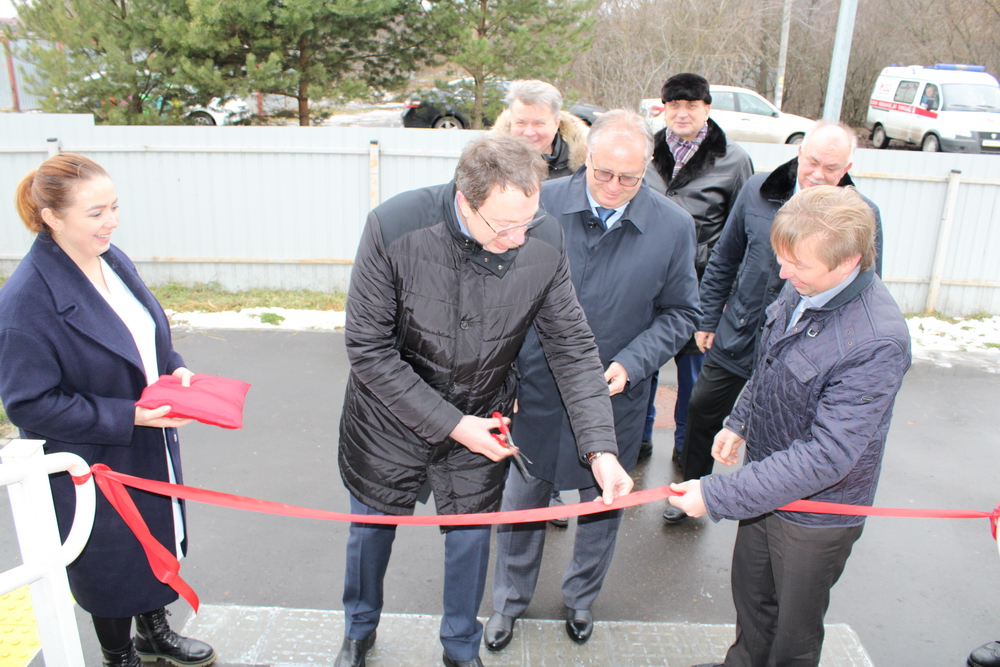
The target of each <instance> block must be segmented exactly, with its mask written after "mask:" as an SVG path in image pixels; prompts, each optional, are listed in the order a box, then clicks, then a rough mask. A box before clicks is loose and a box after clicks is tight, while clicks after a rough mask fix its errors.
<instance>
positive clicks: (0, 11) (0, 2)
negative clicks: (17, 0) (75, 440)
mask: <svg viewBox="0 0 1000 667" xmlns="http://www.w3.org/2000/svg"><path fill="white" fill-rule="evenodd" d="M16 15H17V12H15V11H14V6H13V5H12V4H10V0H0V18H5V19H6V18H14V16H16Z"/></svg>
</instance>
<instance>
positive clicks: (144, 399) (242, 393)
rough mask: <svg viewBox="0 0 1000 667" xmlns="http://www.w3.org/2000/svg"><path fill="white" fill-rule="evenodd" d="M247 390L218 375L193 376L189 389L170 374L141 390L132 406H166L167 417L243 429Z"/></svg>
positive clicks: (245, 386)
mask: <svg viewBox="0 0 1000 667" xmlns="http://www.w3.org/2000/svg"><path fill="white" fill-rule="evenodd" d="M249 389H250V385H249V384H248V383H246V382H243V381H242V380H233V379H232V378H223V377H219V376H217V375H204V374H198V375H194V376H193V377H192V378H191V386H190V387H182V386H181V381H180V378H176V377H174V376H173V375H161V376H160V379H159V380H157V381H156V382H154V383H153V384H151V385H149V386H148V387H146V388H145V389H143V390H142V396H140V397H139V400H138V401H136V402H135V404H136V405H138V406H139V407H140V408H146V409H148V410H155V409H156V408H161V407H163V406H164V405H169V406H170V412H168V413H167V415H166V416H167V417H176V418H178V419H194V420H196V421H200V422H201V423H203V424H213V425H215V426H221V427H222V428H243V400H244V399H245V398H246V395H247V391H249Z"/></svg>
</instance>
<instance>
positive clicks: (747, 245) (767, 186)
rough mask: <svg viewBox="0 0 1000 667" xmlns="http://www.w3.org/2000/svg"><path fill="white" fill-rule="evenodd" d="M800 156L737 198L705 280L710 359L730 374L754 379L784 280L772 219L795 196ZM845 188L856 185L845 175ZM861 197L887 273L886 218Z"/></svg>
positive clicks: (704, 327)
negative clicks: (767, 314) (767, 317)
mask: <svg viewBox="0 0 1000 667" xmlns="http://www.w3.org/2000/svg"><path fill="white" fill-rule="evenodd" d="M798 166H799V159H798V158H794V159H792V160H791V161H789V162H786V163H785V164H783V165H781V166H780V167H778V168H777V169H775V170H774V171H772V172H771V173H770V174H755V175H754V176H753V177H752V178H751V179H750V180H749V181H747V184H746V186H744V188H743V191H742V192H740V196H739V197H738V198H737V200H736V204H735V205H734V206H733V211H732V213H731V214H730V216H729V222H728V223H727V224H726V227H725V229H724V230H723V232H722V236H721V237H720V238H719V242H718V243H717V244H716V245H715V248H714V249H713V250H712V256H711V258H710V260H709V263H708V267H707V268H706V269H705V275H704V277H702V280H701V292H700V296H701V306H702V310H703V311H704V313H705V314H704V317H703V318H702V321H701V326H700V327H699V328H698V330H699V331H709V332H714V333H715V340H714V342H713V343H712V348H711V349H710V350H709V351H708V358H709V359H711V360H712V361H714V362H715V363H717V364H719V365H720V366H722V367H723V368H725V369H726V370H728V371H729V372H730V373H735V374H736V375H739V376H740V377H743V378H749V377H750V374H751V373H752V372H753V362H754V352H755V350H756V349H757V342H758V341H759V340H760V331H761V327H762V325H763V322H764V311H765V310H766V309H767V307H768V306H769V305H771V303H773V302H774V300H775V298H777V296H778V293H779V292H781V288H782V286H783V285H784V284H785V281H784V280H783V279H782V278H781V276H780V275H779V274H780V272H781V267H780V266H779V265H778V260H777V258H776V257H775V256H774V251H773V250H772V249H771V223H773V222H774V216H775V215H776V214H777V213H778V209H779V208H781V206H782V204H784V203H785V202H786V201H788V200H789V199H791V198H792V193H793V190H794V189H795V181H796V178H797V172H798ZM839 185H840V186H841V187H844V186H847V185H854V182H853V181H851V177H850V175H844V178H842V179H841V181H840V183H839ZM862 197H863V198H864V199H865V201H866V202H867V203H868V205H869V206H871V208H872V211H873V212H874V213H875V222H876V226H877V230H878V231H877V234H876V237H875V250H876V258H875V272H876V273H878V274H879V275H881V274H882V218H881V216H880V215H879V210H878V206H876V205H875V204H874V202H872V201H871V200H869V199H868V198H865V197H864V196H863V195H862Z"/></svg>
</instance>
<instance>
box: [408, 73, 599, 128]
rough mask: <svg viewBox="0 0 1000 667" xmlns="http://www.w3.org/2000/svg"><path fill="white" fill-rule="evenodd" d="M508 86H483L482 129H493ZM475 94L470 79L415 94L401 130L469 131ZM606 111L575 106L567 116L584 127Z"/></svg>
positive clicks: (409, 103)
mask: <svg viewBox="0 0 1000 667" xmlns="http://www.w3.org/2000/svg"><path fill="white" fill-rule="evenodd" d="M508 86H509V82H507V81H502V80H497V81H489V82H487V83H486V95H485V99H484V100H483V127H492V126H493V122H494V121H495V120H496V119H497V116H499V115H500V112H502V111H503V110H504V101H503V100H504V97H505V96H506V95H507V90H508ZM474 100H475V90H474V88H473V81H472V79H469V78H465V79H457V80H455V81H451V82H450V83H447V84H445V85H443V86H440V87H438V88H430V89H427V90H423V91H418V92H417V93H414V95H413V96H411V97H410V99H408V100H406V102H405V103H404V105H403V106H404V111H403V127H423V128H433V129H442V130H451V129H458V130H467V129H469V128H470V127H472V107H473V102H474ZM605 111H606V110H605V109H604V108H602V107H598V106H594V105H593V104H583V103H576V104H574V105H573V106H572V107H571V108H570V109H569V112H570V113H571V114H573V115H575V116H577V117H578V118H580V119H581V120H583V121H584V122H585V123H587V125H591V124H593V122H594V121H595V120H597V117H598V116H600V115H601V114H602V113H604V112H605Z"/></svg>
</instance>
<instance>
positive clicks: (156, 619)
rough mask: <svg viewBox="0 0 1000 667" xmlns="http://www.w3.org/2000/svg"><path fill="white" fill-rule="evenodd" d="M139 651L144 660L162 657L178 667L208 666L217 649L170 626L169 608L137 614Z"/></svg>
mask: <svg viewBox="0 0 1000 667" xmlns="http://www.w3.org/2000/svg"><path fill="white" fill-rule="evenodd" d="M135 652H136V653H137V654H138V655H139V659H140V660H142V661H143V662H156V661H157V660H158V659H160V658H162V659H163V660H166V661H168V662H172V663H174V664H175V665H177V667H204V665H210V664H212V663H213V662H215V649H214V648H212V647H211V646H209V645H208V644H206V643H205V642H202V641H198V640H197V639H189V638H187V637H181V636H180V635H179V634H177V633H176V632H174V631H173V630H171V629H170V624H169V623H167V610H166V609H164V608H162V607H161V608H159V609H157V610H156V611H151V612H148V613H146V614H139V615H138V616H136V617H135Z"/></svg>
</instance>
